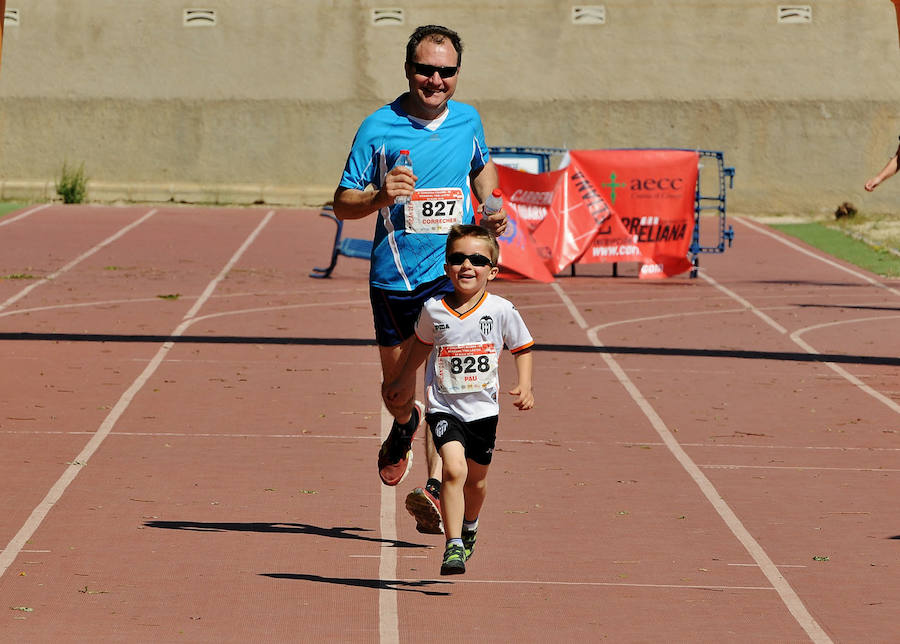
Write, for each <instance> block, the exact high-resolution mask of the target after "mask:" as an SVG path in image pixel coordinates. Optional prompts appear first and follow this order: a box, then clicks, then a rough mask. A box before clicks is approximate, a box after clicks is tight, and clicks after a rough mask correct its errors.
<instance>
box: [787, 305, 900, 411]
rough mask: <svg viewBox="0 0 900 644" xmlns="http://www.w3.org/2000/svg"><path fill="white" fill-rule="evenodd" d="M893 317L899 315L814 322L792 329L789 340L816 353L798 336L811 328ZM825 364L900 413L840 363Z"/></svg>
mask: <svg viewBox="0 0 900 644" xmlns="http://www.w3.org/2000/svg"><path fill="white" fill-rule="evenodd" d="M894 318H900V315H891V316H885V317H869V318H859V319H856V320H843V321H840V322H828V323H825V324H816V325H814V326H809V327H806V328H805V329H798V330H797V331H794V332H793V333H791V340H793V341H794V342H795V343H797V344H798V345H800V346H801V347H802V348H803V350H804V351H806V352H807V353H811V354H815V355H818V354H819V351H817V350H816V349H815V348H813V347H812V345H810V344H809V343H807V342H806V341H805V340H803V339H802V338H801V337H800V336H801V335H803V334H804V333H806V332H807V331H813V330H817V329H823V328H825V327H829V326H838V325H842V324H853V323H857V322H871V321H880V320H890V319H894ZM825 364H826V365H828V368H829V369H831V370H832V371H834V372H835V373H836V374H838V375H839V376H841V377H842V378H844V379H846V380H847V381H848V382H851V383H853V384H854V385H855V386H857V387H858V388H859V389H861V390H862V391H864V392H865V393H867V394H869V395H870V396H872V398H874V399H875V400H877V401H878V402H880V403H883V404H884V405H886V406H887V407H888V408H889V409H891V410H893V411H894V412H896V413H898V414H900V405H898V404H897V403H896V402H894V401H893V400H892V399H891V398H888V397H887V396H885V395H884V394H882V393H881V392H879V391H876V390H875V389H873V388H872V387H870V386H869V385H867V384H866V383H864V382H863V381H862V380H860V379H859V378H857V377H856V376H854V375H853V374H852V373H850V372H849V371H847V370H846V369H844V368H843V367H841V366H840V365H838V364H835V363H834V362H826V363H825Z"/></svg>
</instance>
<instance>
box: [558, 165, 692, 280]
mask: <svg viewBox="0 0 900 644" xmlns="http://www.w3.org/2000/svg"><path fill="white" fill-rule="evenodd" d="M570 158H571V168H572V171H573V173H574V172H580V173H581V174H582V175H583V176H584V177H585V180H588V181H590V183H591V187H592V188H593V189H594V190H598V189H599V190H600V192H601V194H602V195H603V197H604V199H605V200H606V202H607V203H608V204H609V207H610V209H611V210H612V211H613V212H614V215H615V217H614V219H617V220H618V222H619V223H620V224H621V226H620V227H617V226H615V225H605V226H601V227H600V228H599V229H598V230H597V235H596V237H595V238H594V241H593V244H592V245H591V246H590V248H589V249H588V250H587V252H585V254H584V255H582V256H581V257H580V258H579V260H578V261H579V262H580V263H591V262H619V261H629V260H633V259H637V260H638V261H640V262H641V263H642V266H641V272H640V276H641V277H642V278H657V277H669V276H672V275H677V274H679V273H683V272H685V271H687V270H689V269H690V268H691V262H690V259H688V251H689V250H690V246H691V238H692V235H693V232H694V198H695V194H694V193H695V189H696V186H697V173H698V162H699V158H700V157H699V154H697V152H694V151H690V150H585V151H581V150H578V151H572V152H571V153H570Z"/></svg>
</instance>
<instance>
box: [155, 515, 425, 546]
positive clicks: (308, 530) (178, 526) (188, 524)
mask: <svg viewBox="0 0 900 644" xmlns="http://www.w3.org/2000/svg"><path fill="white" fill-rule="evenodd" d="M144 525H145V526H146V527H148V528H162V529H164V530H188V531H191V532H275V533H282V534H284V533H287V534H308V535H313V536H316V537H328V538H330V539H356V540H358V541H369V542H371V543H384V544H388V545H390V546H391V547H392V548H428V547H429V546H427V545H425V544H421V543H411V542H409V541H397V540H394V539H379V538H377V537H367V536H365V535H360V534H353V532H374V530H370V529H368V528H345V527H335V528H321V527H319V526H315V525H310V524H308V523H215V522H213V523H204V522H200V521H146V522H145V523H144Z"/></svg>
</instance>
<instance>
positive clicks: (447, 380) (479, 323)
mask: <svg viewBox="0 0 900 644" xmlns="http://www.w3.org/2000/svg"><path fill="white" fill-rule="evenodd" d="M416 337H417V338H418V339H419V340H420V341H421V342H422V343H424V344H429V345H432V347H433V349H432V351H431V355H430V356H429V358H428V364H427V366H426V369H425V396H426V410H427V411H428V412H444V413H448V414H453V415H454V416H456V417H457V418H459V419H461V420H464V421H472V420H479V419H481V418H488V417H490V416H496V415H497V414H498V413H499V411H500V405H499V404H498V402H497V390H498V387H499V384H500V382H499V379H498V377H497V364H498V361H499V359H500V353H501V351H503V346H504V345H506V346H507V347H509V349H510V351H511V352H512V353H514V354H515V353H519V352H520V351H524V350H525V349H528V348H530V347H531V346H532V345H533V344H534V340H533V339H532V337H531V333H529V331H528V328H527V327H526V326H525V322H523V321H522V316H521V315H519V312H518V311H517V310H516V307H515V306H513V304H512V302H510V301H509V300H505V299H503V298H502V297H500V296H498V295H492V294H490V293H485V294H484V295H483V296H482V298H481V301H480V302H478V304H477V305H476V306H475V307H474V308H473V309H471V310H469V311H466V312H465V313H463V314H462V315H459V314H458V313H457V312H456V311H454V310H453V309H452V308H450V306H449V305H447V303H446V302H445V301H444V300H443V298H441V299H435V298H431V299H429V300H428V301H427V302H425V305H424V306H423V307H422V311H421V313H419V319H418V321H417V322H416Z"/></svg>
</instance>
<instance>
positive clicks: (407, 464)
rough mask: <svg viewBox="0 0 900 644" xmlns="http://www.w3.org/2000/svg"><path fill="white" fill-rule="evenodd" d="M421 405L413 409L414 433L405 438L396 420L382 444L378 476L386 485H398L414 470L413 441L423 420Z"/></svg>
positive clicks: (379, 452)
mask: <svg viewBox="0 0 900 644" xmlns="http://www.w3.org/2000/svg"><path fill="white" fill-rule="evenodd" d="M420 405H421V403H420V402H419V401H416V405H415V407H413V411H412V414H413V418H412V420H413V421H414V423H413V432H412V434H410V435H409V436H403V434H402V432H401V430H400V425H398V424H397V421H396V420H394V423H393V424H392V425H391V431H390V433H389V434H388V437H387V438H386V439H385V441H384V442H383V443H382V444H381V449H380V450H379V451H378V475H379V476H380V477H381V482H382V483H384V484H385V485H398V484H399V483H400V482H401V481H403V479H405V478H406V475H407V474H409V470H410V469H411V468H412V460H413V453H412V441H413V438H414V437H415V435H416V430H417V429H418V427H419V421H420V420H421V418H422V414H421V412H420V409H419V406H420Z"/></svg>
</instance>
